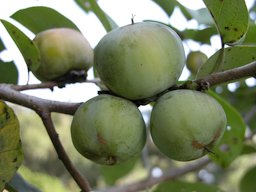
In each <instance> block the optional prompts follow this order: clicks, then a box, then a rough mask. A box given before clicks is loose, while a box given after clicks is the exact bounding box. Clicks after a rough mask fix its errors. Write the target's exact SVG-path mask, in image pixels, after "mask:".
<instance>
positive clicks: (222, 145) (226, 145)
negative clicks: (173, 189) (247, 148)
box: [209, 91, 246, 167]
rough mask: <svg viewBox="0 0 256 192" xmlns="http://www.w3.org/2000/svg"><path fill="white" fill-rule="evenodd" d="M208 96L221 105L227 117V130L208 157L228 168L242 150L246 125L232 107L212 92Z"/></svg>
mask: <svg viewBox="0 0 256 192" xmlns="http://www.w3.org/2000/svg"><path fill="white" fill-rule="evenodd" d="M209 94H210V95H211V96H213V97H214V98H215V99H216V100H217V101H218V102H219V103H220V104H221V106H222V107H223V109H224V111H225V113H226V116H227V129H226V131H225V133H224V135H223V138H222V139H221V141H220V142H219V143H218V144H217V145H216V146H215V147H214V149H213V152H214V154H210V155H209V156H210V157H211V158H212V159H213V160H214V161H215V162H217V163H218V164H219V165H221V166H222V167H228V166H229V165H230V163H231V162H232V161H233V160H234V159H235V158H236V157H238V156H239V155H240V153H241V151H242V149H243V145H244V144H243V142H244V135H245V129H246V124H245V123H244V121H243V118H242V117H241V115H240V114H239V113H238V112H237V110H236V109H235V108H234V107H233V106H231V105H230V104H229V103H227V102H226V101H225V100H224V99H222V98H221V97H220V96H219V95H217V94H216V93H214V92H213V91H209Z"/></svg>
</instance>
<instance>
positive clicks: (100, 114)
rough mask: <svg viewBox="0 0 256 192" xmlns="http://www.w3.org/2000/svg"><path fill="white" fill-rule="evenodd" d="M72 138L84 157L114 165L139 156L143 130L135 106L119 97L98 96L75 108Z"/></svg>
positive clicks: (139, 114) (141, 120)
mask: <svg viewBox="0 0 256 192" xmlns="http://www.w3.org/2000/svg"><path fill="white" fill-rule="evenodd" d="M71 136H72V141H73V144H74V146H75V148H76V149H77V151H78V152H79V153H81V154H82V155H83V156H84V157H86V158H88V159H90V160H92V161H94V162H96V163H99V164H106V165H114V164H117V163H120V162H124V161H126V160H128V159H130V158H132V157H134V156H136V155H138V153H140V152H141V150H142V149H143V147H144V145H145V141H146V129H145V123H144V120H143V118H142V115H141V113H140V111H139V109H138V108H137V106H136V105H135V104H133V103H132V102H130V101H128V100H125V99H122V98H119V97H115V96H110V95H99V96H96V97H94V98H92V99H90V100H88V101H87V102H85V103H84V104H82V105H81V106H80V107H79V108H78V110H77V111H76V113H75V115H74V118H73V121H72V125H71Z"/></svg>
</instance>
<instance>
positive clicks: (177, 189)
mask: <svg viewBox="0 0 256 192" xmlns="http://www.w3.org/2000/svg"><path fill="white" fill-rule="evenodd" d="M167 191H173V192H193V191H195V192H206V191H207V192H223V190H221V189H220V188H218V187H217V186H213V185H207V184H203V183H188V182H182V181H169V182H163V183H161V184H159V185H158V186H157V188H156V189H155V190H153V192H167Z"/></svg>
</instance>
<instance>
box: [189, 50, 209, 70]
mask: <svg viewBox="0 0 256 192" xmlns="http://www.w3.org/2000/svg"><path fill="white" fill-rule="evenodd" d="M207 59H208V57H207V55H205V54H204V53H203V52H201V51H191V52H190V53H189V54H188V56H187V63H186V66H187V68H188V69H189V70H190V71H191V73H192V74H197V72H198V71H199V69H200V67H201V66H202V65H203V64H204V63H205V62H206V61H207Z"/></svg>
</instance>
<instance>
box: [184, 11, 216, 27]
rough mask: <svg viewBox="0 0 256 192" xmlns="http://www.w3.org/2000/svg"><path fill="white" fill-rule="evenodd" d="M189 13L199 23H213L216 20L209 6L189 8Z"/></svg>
mask: <svg viewBox="0 0 256 192" xmlns="http://www.w3.org/2000/svg"><path fill="white" fill-rule="evenodd" d="M187 11H188V13H189V14H190V15H191V16H192V18H193V19H195V20H196V21H197V22H198V23H199V24H205V25H213V24H214V21H213V19H212V17H211V14H210V12H209V10H208V9H207V8H201V9H198V10H192V9H187Z"/></svg>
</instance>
